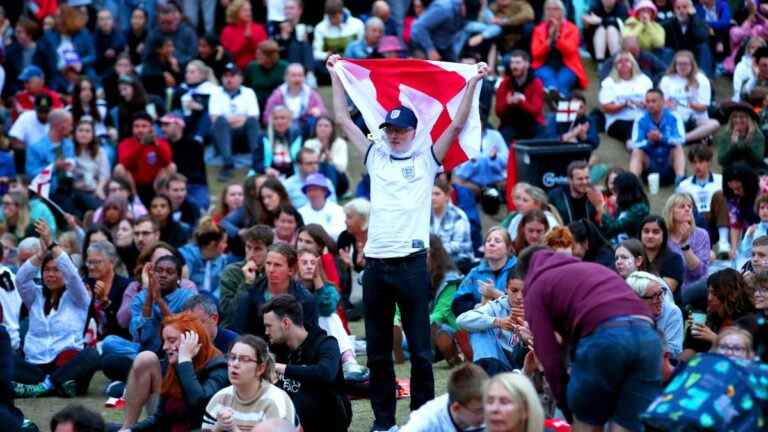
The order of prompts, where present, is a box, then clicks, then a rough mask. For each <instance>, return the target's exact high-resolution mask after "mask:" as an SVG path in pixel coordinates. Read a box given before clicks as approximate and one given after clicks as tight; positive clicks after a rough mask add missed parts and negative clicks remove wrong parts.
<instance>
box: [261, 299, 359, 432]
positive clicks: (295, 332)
mask: <svg viewBox="0 0 768 432" xmlns="http://www.w3.org/2000/svg"><path fill="white" fill-rule="evenodd" d="M313 306H314V305H313ZM262 313H263V320H264V329H265V330H266V336H267V338H268V340H269V344H270V347H272V349H273V350H274V351H275V352H276V355H275V372H277V375H278V376H279V377H280V378H279V380H278V386H280V387H282V388H283V390H285V391H286V392H287V393H288V395H289V396H290V397H291V400H293V404H294V405H295V406H296V412H297V413H298V415H299V418H300V419H301V426H302V428H303V429H304V430H305V431H306V432H315V431H345V430H347V428H349V424H350V422H351V420H352V407H351V405H350V402H349V399H348V398H347V396H346V394H345V393H344V375H343V373H342V367H341V354H340V353H339V344H338V342H336V339H335V338H334V337H333V336H329V335H327V334H326V333H325V331H324V330H323V329H321V328H320V327H318V326H317V325H316V324H314V325H313V324H311V323H306V325H305V323H304V317H305V316H306V313H305V312H304V311H303V310H302V303H301V302H300V301H298V300H297V299H296V298H295V297H293V296H292V295H289V294H279V295H276V296H274V297H273V298H272V299H271V300H269V301H268V302H267V303H266V304H265V305H264V307H263V308H262Z"/></svg>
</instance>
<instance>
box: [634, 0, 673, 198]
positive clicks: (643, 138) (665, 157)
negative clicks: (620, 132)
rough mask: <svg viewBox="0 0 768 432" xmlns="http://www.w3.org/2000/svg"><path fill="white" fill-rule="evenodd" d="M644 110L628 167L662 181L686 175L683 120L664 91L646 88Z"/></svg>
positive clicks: (636, 124) (642, 174)
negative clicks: (668, 104) (667, 105)
mask: <svg viewBox="0 0 768 432" xmlns="http://www.w3.org/2000/svg"><path fill="white" fill-rule="evenodd" d="M680 1H686V0H680ZM645 110H646V112H645V114H643V115H642V116H641V117H639V118H638V119H637V120H635V124H634V126H633V128H632V137H631V141H632V142H631V146H632V156H631V157H630V160H629V170H630V171H631V172H632V173H633V174H635V175H636V176H637V177H638V178H645V173H646V172H652V173H659V175H660V183H661V184H671V183H673V182H674V183H679V182H680V181H682V179H683V178H684V176H685V153H683V143H684V142H685V129H684V128H683V121H682V120H681V119H680V118H679V117H677V116H676V115H675V114H674V113H672V111H670V110H669V109H668V108H665V107H664V93H663V92H662V91H661V90H658V89H651V90H648V91H647V92H646V94H645Z"/></svg>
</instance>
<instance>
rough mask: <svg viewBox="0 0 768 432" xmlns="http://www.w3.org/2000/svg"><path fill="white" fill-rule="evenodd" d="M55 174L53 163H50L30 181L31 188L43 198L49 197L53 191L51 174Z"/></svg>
mask: <svg viewBox="0 0 768 432" xmlns="http://www.w3.org/2000/svg"><path fill="white" fill-rule="evenodd" d="M52 175H53V164H50V165H48V166H47V167H45V168H43V169H42V171H40V174H38V175H37V177H35V178H33V179H32V181H31V182H30V183H29V189H30V190H32V191H33V192H35V193H36V194H38V195H40V196H41V197H43V198H48V195H49V194H50V192H51V176H52Z"/></svg>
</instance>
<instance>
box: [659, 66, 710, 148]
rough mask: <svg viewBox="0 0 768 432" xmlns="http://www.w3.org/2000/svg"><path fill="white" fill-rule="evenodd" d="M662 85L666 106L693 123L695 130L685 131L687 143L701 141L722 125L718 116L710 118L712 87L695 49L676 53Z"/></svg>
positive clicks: (661, 82) (684, 121) (660, 84)
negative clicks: (698, 62)
mask: <svg viewBox="0 0 768 432" xmlns="http://www.w3.org/2000/svg"><path fill="white" fill-rule="evenodd" d="M659 88H660V89H661V91H662V92H664V97H665V98H666V102H667V107H669V109H671V110H672V112H674V113H675V114H677V115H678V116H679V117H680V118H681V119H682V120H683V123H685V124H686V125H690V126H693V130H691V131H690V132H688V133H686V134H685V142H686V143H689V142H694V141H701V140H703V139H705V138H707V137H709V136H711V135H712V134H714V133H715V132H716V131H717V129H718V128H719V127H720V123H719V122H718V121H717V120H715V119H711V118H709V114H708V112H707V110H708V109H709V105H710V104H711V103H712V87H711V84H710V82H709V78H707V76H706V75H704V73H703V72H701V71H700V70H699V67H698V65H697V64H696V59H695V58H694V56H693V53H692V52H690V51H678V52H677V53H675V56H674V57H673V58H672V63H670V65H669V68H668V69H667V73H666V74H665V75H664V77H663V78H661V81H660V82H659ZM686 129H688V128H686Z"/></svg>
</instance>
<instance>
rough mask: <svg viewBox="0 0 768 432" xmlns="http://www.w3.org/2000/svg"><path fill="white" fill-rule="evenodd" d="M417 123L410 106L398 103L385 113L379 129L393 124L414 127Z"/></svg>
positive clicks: (401, 126)
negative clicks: (397, 105) (398, 104)
mask: <svg viewBox="0 0 768 432" xmlns="http://www.w3.org/2000/svg"><path fill="white" fill-rule="evenodd" d="M417 123H418V120H417V119H416V114H414V113H413V111H411V109H410V108H408V107H404V106H402V105H400V106H399V107H397V108H395V109H393V110H392V111H390V112H388V113H387V117H386V118H385V119H384V123H382V124H381V125H380V126H379V129H381V128H383V127H384V126H394V127H398V128H401V129H407V128H416V124H417Z"/></svg>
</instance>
